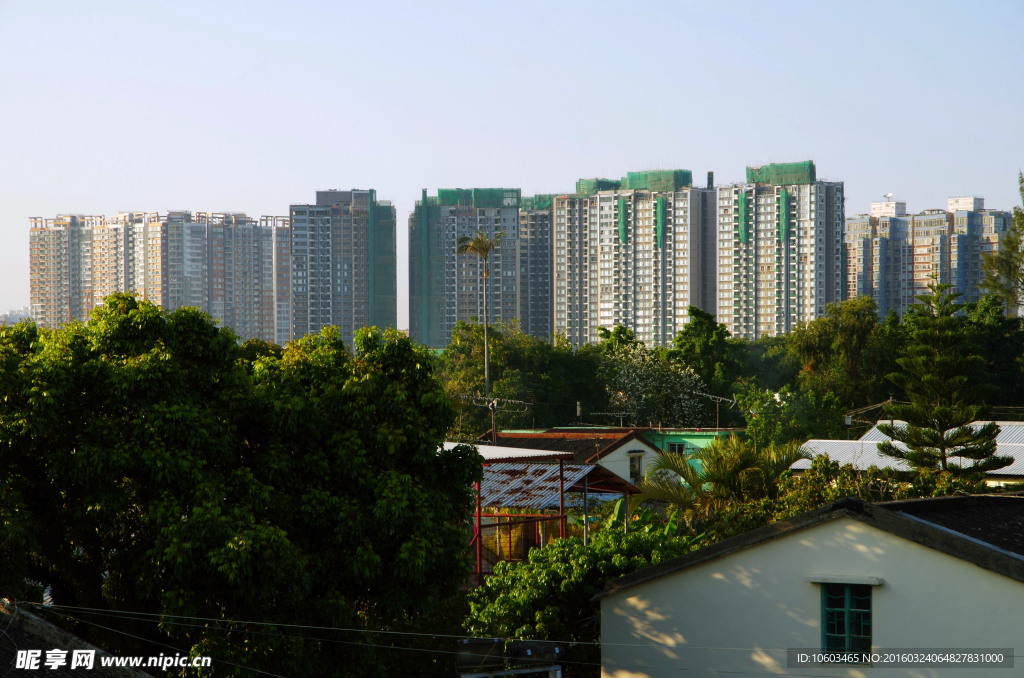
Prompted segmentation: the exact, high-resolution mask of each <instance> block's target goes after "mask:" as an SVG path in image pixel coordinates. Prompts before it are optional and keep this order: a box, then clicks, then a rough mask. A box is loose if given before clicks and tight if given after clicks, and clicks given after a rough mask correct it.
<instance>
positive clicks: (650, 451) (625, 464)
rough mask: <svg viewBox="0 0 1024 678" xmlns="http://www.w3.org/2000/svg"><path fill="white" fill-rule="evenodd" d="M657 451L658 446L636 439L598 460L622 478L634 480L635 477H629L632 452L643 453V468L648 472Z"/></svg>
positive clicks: (601, 464) (598, 462)
mask: <svg viewBox="0 0 1024 678" xmlns="http://www.w3.org/2000/svg"><path fill="white" fill-rule="evenodd" d="M657 451H658V450H657V448H656V447H654V446H653V445H651V444H650V443H648V442H646V441H644V440H640V439H634V440H630V441H629V442H627V443H626V444H624V445H622V446H621V447H619V448H618V449H615V450H612V451H611V452H609V453H608V454H606V455H605V456H603V457H601V459H600V460H598V461H597V464H598V465H599V466H603V467H605V468H606V469H608V470H609V471H611V472H612V473H615V474H616V475H618V476H619V477H620V478H625V479H626V480H629V481H632V480H633V479H632V478H630V477H629V458H630V456H631V455H630V453H637V452H641V453H643V461H641V468H643V471H644V473H647V467H648V466H650V465H651V464H652V463H654V458H655V457H656V456H657Z"/></svg>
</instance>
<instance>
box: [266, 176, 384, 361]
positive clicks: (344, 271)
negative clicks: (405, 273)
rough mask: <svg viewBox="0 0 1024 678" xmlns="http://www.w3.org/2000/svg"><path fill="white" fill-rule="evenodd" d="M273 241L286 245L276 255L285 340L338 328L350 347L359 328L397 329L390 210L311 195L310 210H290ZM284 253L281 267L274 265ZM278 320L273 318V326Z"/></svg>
mask: <svg viewBox="0 0 1024 678" xmlns="http://www.w3.org/2000/svg"><path fill="white" fill-rule="evenodd" d="M277 233H278V237H279V238H284V237H287V238H288V242H289V246H288V247H287V248H283V247H281V248H278V262H277V263H278V266H277V272H278V276H279V277H278V281H277V284H278V299H279V300H281V299H283V298H284V297H285V296H287V299H288V301H287V303H288V304H289V306H290V308H289V309H288V314H287V315H288V320H287V322H288V324H289V325H290V328H291V329H290V335H289V337H288V338H289V339H295V338H298V337H301V336H303V335H305V334H309V333H312V332H319V331H320V329H321V328H322V327H326V326H328V325H336V326H337V327H338V328H339V329H340V330H341V335H342V337H343V338H344V340H345V342H346V343H347V345H349V346H351V344H352V338H353V337H354V336H355V332H356V330H358V329H360V328H362V327H367V326H370V325H375V326H378V327H381V328H385V327H394V326H395V325H396V324H397V315H398V296H397V283H396V278H395V275H396V271H397V264H396V253H395V208H394V207H393V206H392V205H391V203H390V202H386V201H379V200H377V195H376V191H374V190H373V189H369V190H359V189H353V190H350V191H336V190H331V191H317V193H316V204H315V205H292V206H291V210H290V215H289V224H288V225H287V226H284V225H283V224H278V229H277ZM284 252H287V253H288V254H287V256H288V259H289V262H288V266H287V267H284V266H281V265H280V264H281V261H280V258H281V257H282V256H284ZM282 276H286V277H287V280H286V279H285V277H282ZM286 285H290V290H289V291H288V293H287V295H285V294H284V293H283V292H282V290H283V288H284V287H285V286H286ZM284 318H285V314H284V313H279V316H278V321H279V323H280V322H282V321H283V320H284ZM279 329H280V327H279ZM279 341H280V338H279Z"/></svg>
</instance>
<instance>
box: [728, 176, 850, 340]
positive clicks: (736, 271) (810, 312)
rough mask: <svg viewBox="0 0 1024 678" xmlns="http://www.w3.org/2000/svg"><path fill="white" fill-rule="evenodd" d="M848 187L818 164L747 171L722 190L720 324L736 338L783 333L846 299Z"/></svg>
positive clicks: (751, 337) (752, 337)
mask: <svg viewBox="0 0 1024 678" xmlns="http://www.w3.org/2000/svg"><path fill="white" fill-rule="evenodd" d="M843 203H844V198H843V184H842V182H833V181H820V180H818V179H817V177H816V170H815V167H814V163H813V162H810V161H808V162H799V163H783V164H771V165H765V166H761V167H748V168H747V181H746V182H745V183H741V184H733V185H729V186H722V187H720V188H719V189H718V205H717V209H718V217H717V218H718V304H717V308H718V313H717V319H718V322H720V323H722V324H724V325H725V326H726V328H728V330H729V331H730V332H731V333H732V334H733V335H735V336H738V337H745V338H748V339H757V338H758V337H762V336H770V335H775V334H784V333H786V332H789V331H790V330H792V329H793V328H794V327H795V326H796V324H797V323H798V322H801V321H810V320H813V319H815V318H817V317H819V316H821V315H823V314H824V312H825V305H826V304H828V303H832V302H836V301H839V300H841V299H842V298H843V297H842V295H843V288H842V279H843V278H842V275H843V269H842V244H843V220H844V217H843Z"/></svg>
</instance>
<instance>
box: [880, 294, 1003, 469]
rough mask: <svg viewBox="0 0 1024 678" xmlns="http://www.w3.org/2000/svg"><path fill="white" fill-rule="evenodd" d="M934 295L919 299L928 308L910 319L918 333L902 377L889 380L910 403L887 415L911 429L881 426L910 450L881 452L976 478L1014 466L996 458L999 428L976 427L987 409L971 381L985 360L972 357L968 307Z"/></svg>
mask: <svg viewBox="0 0 1024 678" xmlns="http://www.w3.org/2000/svg"><path fill="white" fill-rule="evenodd" d="M929 289H930V290H931V294H927V295H920V296H918V297H917V299H919V300H920V302H921V303H919V304H914V306H913V307H912V310H913V318H908V321H909V322H910V325H911V327H912V328H913V329H912V333H911V337H910V341H909V344H908V346H907V350H906V355H905V356H904V357H902V358H900V359H898V360H897V362H898V363H899V365H900V367H901V368H902V371H900V372H895V373H893V374H891V375H889V379H890V380H891V381H892V382H893V383H894V384H896V385H897V386H898V387H900V388H901V389H902V390H903V392H904V393H905V397H906V399H907V400H908V401H909V403H908V404H902V403H892V404H889V405H887V406H886V411H887V413H888V414H889V416H891V417H893V418H895V419H900V420H902V421H903V422H905V423H902V424H880V425H879V427H878V428H879V430H880V431H881V432H882V433H884V434H885V435H887V436H890V437H891V438H892V439H893V440H894V441H896V442H899V443H903V445H902V446H900V445H896V444H895V443H894V442H888V441H887V442H882V443H879V444H878V449H879V452H881V453H882V454H883V455H885V456H888V457H893V458H896V459H903V460H904V461H906V462H907V463H908V464H909V465H910V466H911V467H912V468H914V469H932V470H940V471H950V472H953V473H955V474H967V475H977V474H981V473H984V472H987V471H993V470H995V469H999V468H1002V467H1004V466H1006V465H1008V464H1010V463H1011V462H1012V461H1013V460H1012V459H1011V458H1010V457H1006V456H999V455H996V436H997V435H998V434H999V426H998V425H997V424H995V423H994V422H992V423H989V424H985V425H981V426H979V427H977V428H975V427H972V426H971V425H970V424H971V422H973V421H977V420H979V419H981V418H982V416H983V413H984V411H985V406H984V400H983V395H982V393H981V391H982V389H981V388H980V384H978V383H977V382H976V380H975V381H974V382H973V383H972V379H971V376H972V375H976V374H978V372H979V370H980V369H981V367H982V365H983V362H984V361H983V359H982V358H981V357H980V356H979V355H977V354H976V353H974V352H973V351H972V348H971V346H970V342H969V335H968V333H967V332H965V331H963V325H964V319H963V318H962V317H958V316H957V313H958V312H960V311H961V310H962V309H963V308H964V305H963V304H960V303H958V302H957V299H958V298H959V297H960V295H959V294H953V293H950V292H949V289H950V286H949V285H944V284H936V283H933V284H932V285H930V286H929ZM956 458H959V459H961V460H962V461H954V459H956Z"/></svg>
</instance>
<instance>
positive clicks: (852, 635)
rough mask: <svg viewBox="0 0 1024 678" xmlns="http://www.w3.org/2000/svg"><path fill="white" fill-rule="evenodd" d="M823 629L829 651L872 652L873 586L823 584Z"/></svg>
mask: <svg viewBox="0 0 1024 678" xmlns="http://www.w3.org/2000/svg"><path fill="white" fill-rule="evenodd" d="M821 629H822V633H821V646H822V650H823V651H825V652H848V651H865V652H870V651H871V586H870V585H869V584H822V586H821Z"/></svg>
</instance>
